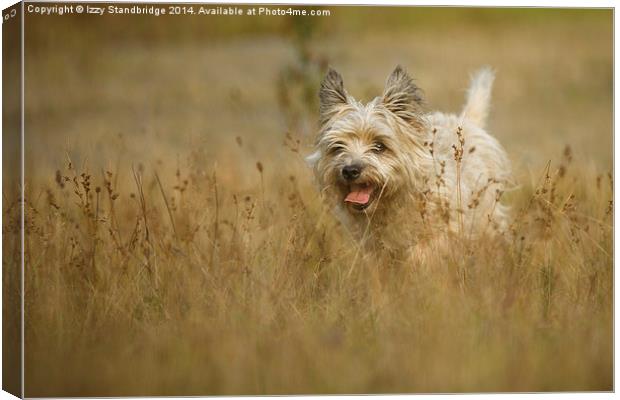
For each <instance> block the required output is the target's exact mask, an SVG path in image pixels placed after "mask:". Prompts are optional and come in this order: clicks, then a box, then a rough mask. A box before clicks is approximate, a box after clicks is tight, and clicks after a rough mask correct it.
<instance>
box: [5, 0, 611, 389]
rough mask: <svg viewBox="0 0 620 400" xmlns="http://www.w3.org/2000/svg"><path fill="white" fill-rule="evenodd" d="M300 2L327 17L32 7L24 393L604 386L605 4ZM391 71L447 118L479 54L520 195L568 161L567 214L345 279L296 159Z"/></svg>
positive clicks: (340, 255) (340, 241)
mask: <svg viewBox="0 0 620 400" xmlns="http://www.w3.org/2000/svg"><path fill="white" fill-rule="evenodd" d="M100 5H103V6H107V5H105V4H100ZM124 6H131V5H128V4H125V5H124ZM142 6H144V5H142ZM176 6H178V4H177V5H176ZM193 7H194V8H195V9H197V8H198V7H199V6H198V5H193ZM205 7H208V8H214V7H217V6H212V5H210V6H205ZM239 7H240V8H243V9H244V10H247V9H249V8H253V7H258V6H239ZM271 8H272V9H275V8H276V7H274V6H272V7H271ZM279 8H288V7H284V6H280V7H279ZM294 8H295V9H306V10H308V11H309V10H323V11H329V14H330V15H329V16H320V17H318V16H317V17H311V16H306V17H291V16H269V17H267V16H263V17H261V16H205V15H202V16H200V15H193V16H192V15H185V16H179V15H175V16H171V15H166V16H159V17H155V16H144V15H143V16H131V15H105V16H96V15H87V14H83V15H63V16H57V15H54V16H40V15H35V14H27V15H26V21H25V44H26V49H25V60H26V66H25V105H26V110H25V112H26V120H25V124H26V128H25V134H26V138H25V140H26V161H25V162H26V184H27V195H26V198H27V199H28V207H29V208H27V224H28V235H27V236H28V237H27V241H28V252H27V263H28V264H27V268H26V310H27V311H26V342H27V343H26V344H27V346H26V382H27V390H29V391H27V392H26V394H27V395H38V396H50V395H52V396H66V395H75V396H83V395H99V396H101V395H110V396H112V395H127V394H134V395H144V394H153V395H162V394H168V395H181V394H188V395H196V394H215V393H219V394H222V393H223V394H256V393H262V394H275V393H367V392H383V393H385V392H390V391H391V392H394V391H401V392H405V391H409V392H411V391H417V392H449V391H501V390H515V391H534V390H612V389H613V379H612V371H613V360H612V357H611V354H612V351H611V350H612V348H613V341H612V339H613V335H612V327H613V325H612V323H613V318H612V313H611V310H612V307H613V302H612V279H611V276H612V272H613V267H612V262H611V257H612V244H611V235H612V225H611V220H610V215H611V213H612V203H611V202H610V201H609V199H610V196H611V187H612V185H613V183H612V176H611V174H610V175H609V176H608V177H607V174H606V173H607V172H608V171H611V168H612V160H613V150H612V142H613V131H612V129H613V125H612V124H613V114H612V103H613V98H612V82H613V72H612V71H613V70H612V67H613V48H612V44H613V40H612V32H613V10H605V9H538V8H529V9H510V8H448V7H443V8H424V7H370V6H363V7H339V6H338V7H337V6H334V7H309V6H308V7H294ZM7 62H9V65H10V61H7ZM396 64H401V65H403V66H404V67H405V68H407V69H408V71H409V72H410V74H411V75H412V76H413V77H414V78H415V80H416V82H417V83H418V85H419V86H420V87H421V88H422V89H423V90H424V93H425V97H426V100H427V104H428V108H429V109H430V110H441V111H446V112H455V113H456V112H459V111H460V108H461V106H462V104H463V99H464V95H465V89H466V88H467V86H468V80H469V76H470V74H471V73H473V72H474V71H475V70H476V69H477V68H479V67H481V66H485V65H488V66H491V67H492V68H494V69H495V71H496V73H497V78H496V83H495V86H494V91H493V97H494V99H493V102H492V110H491V116H490V122H489V130H490V132H491V133H492V134H493V135H494V136H496V137H497V138H498V139H499V140H500V142H501V143H502V144H503V145H504V147H505V148H506V150H507V151H508V154H509V156H510V158H511V160H512V161H513V164H514V169H515V174H516V178H517V179H518V180H519V182H520V183H523V184H524V185H523V186H524V187H525V189H524V190H522V191H519V192H517V194H516V195H515V197H516V198H517V199H516V201H515V202H514V204H516V205H517V208H519V207H521V206H523V205H526V204H531V201H530V195H532V193H534V191H535V190H538V187H539V186H538V184H536V182H538V180H539V178H540V177H541V175H542V174H543V172H544V170H545V166H546V165H547V163H548V162H549V161H550V160H551V161H552V165H553V166H554V168H557V165H558V164H559V163H565V164H566V165H567V164H568V163H569V162H572V163H573V164H572V166H571V173H572V172H573V171H576V174H573V175H569V174H567V175H566V176H567V177H568V178H567V179H565V180H564V181H563V183H562V185H563V186H562V191H561V192H558V193H559V194H558V197H561V199H560V200H561V201H562V202H566V204H564V203H558V204H556V206H557V208H558V210H557V215H559V217H558V218H557V221H559V223H561V224H564V223H565V222H566V221H567V220H569V217H570V218H572V217H571V215H569V214H568V211H567V210H568V208H567V207H568V202H569V200H571V199H574V195H576V197H577V200H580V201H581V203H580V204H583V206H581V205H580V207H581V208H579V209H578V210H577V211H578V212H577V214H578V215H577V217H575V218H573V219H570V220H569V222H570V224H571V225H561V226H560V228H561V229H560V228H558V229H556V230H555V231H553V232H554V236H553V237H544V238H542V239H541V238H540V236H539V235H538V233H537V232H539V230H538V228H537V226H538V225H536V223H539V222H540V221H542V223H546V222H545V221H546V220H545V218H544V216H545V215H550V214H549V213H550V211H549V210H548V209H546V210H547V211H549V213H547V214H542V213H541V214H538V213H537V212H536V210H534V211H532V212H531V213H530V216H531V219H532V221H533V222H532V225H531V226H532V227H528V226H529V225H527V224H526V225H527V226H526V227H528V228H527V229H525V228H524V230H523V231H522V232H525V233H524V234H523V235H525V236H527V239H526V238H525V236H521V238H520V241H516V240H515V241H514V243H511V245H514V246H515V247H510V249H509V250H510V251H509V252H508V253H510V257H508V256H506V260H504V258H501V257H500V256H497V254H504V253H501V251H499V250H497V249H499V248H500V247H501V246H495V243H494V242H489V243H488V245H487V249H486V250H487V251H480V252H479V254H477V255H476V256H477V257H478V258H477V259H476V260H473V259H472V260H471V263H477V264H476V265H473V264H472V265H471V266H470V264H469V263H470V258H468V257H458V256H455V258H456V260H452V261H451V262H441V260H440V261H438V262H437V263H435V264H432V265H431V264H429V265H428V266H424V265H421V266H417V265H416V266H415V267H416V268H411V269H402V270H401V269H397V268H394V269H390V268H388V267H389V266H388V267H386V268H384V269H378V268H375V267H377V265H375V264H373V263H368V269H367V270H364V269H363V268H359V269H356V270H355V272H354V273H353V274H352V275H351V277H349V276H347V275H346V274H344V273H343V271H344V269H343V267H344V268H346V269H348V268H349V264H350V260H349V259H350V258H352V256H351V257H349V256H350V255H351V252H354V251H355V248H354V247H353V246H351V242H349V241H348V238H347V237H346V236H344V235H341V233H342V232H340V231H338V230H337V228H333V229H332V227H331V225H330V224H331V223H332V222H331V221H332V219H331V218H328V217H325V218H324V216H325V215H326V214H325V213H323V209H322V208H321V205H320V202H319V201H318V199H319V196H318V194H317V193H316V191H315V190H314V186H313V183H312V178H311V174H310V171H309V170H308V169H307V167H306V166H305V163H304V161H303V157H304V156H305V155H307V154H308V153H310V146H311V143H312V141H313V136H314V132H315V129H316V128H317V110H318V104H317V100H318V97H317V92H318V87H319V83H320V80H321V78H322V74H323V73H324V71H325V70H326V68H327V66H328V65H331V66H332V67H334V68H335V69H337V70H338V71H339V72H340V73H341V74H342V76H343V77H344V80H345V86H346V88H347V90H348V91H349V92H350V93H351V94H352V95H353V96H354V97H356V98H357V99H361V100H371V99H372V98H374V97H375V96H378V95H380V93H381V91H382V89H383V85H384V82H385V80H386V78H387V76H388V75H389V73H390V72H391V71H392V70H393V69H394V67H395V65H396ZM13 66H14V65H13ZM7 110H8V109H7ZM5 111H6V110H5ZM8 112H9V114H10V113H11V112H12V113H13V114H15V113H18V112H19V109H17V108H14V109H12V111H10V110H8ZM15 115H18V114H15ZM15 137H17V136H15ZM567 146H570V148H572V151H565V148H566V147H567ZM9 156H10V155H9ZM565 164H561V165H562V167H561V168H564V165H565ZM188 167H189V168H188ZM134 170H135V171H137V173H136V175H133V171H134ZM554 171H555V170H554ZM557 171H558V173H557V174H556V175H554V176H555V178H554V179H559V178H557V177H558V176H560V177H562V176H564V175H563V173H564V172H565V171H564V172H562V174H560V172H559V171H560V169H558V170H557ZM562 171H563V170H562ZM9 172H10V171H6V169H5V174H7V173H9ZM80 173H82V174H80ZM155 173H157V174H158V175H155ZM91 175H92V176H93V178H92V186H93V187H94V186H96V185H100V186H97V187H98V189H101V188H103V190H101V196H103V197H102V201H101V204H100V202H99V200H100V192H99V191H97V192H96V193H97V194H96V195H93V192H92V190H90V189H91V188H90V185H91V181H90V179H91V178H90V176H91ZM5 176H6V175H5ZM142 177H144V181H142V180H141V179H142ZM160 177H161V181H160ZM608 178H609V179H608ZM569 179H570V181H569ZM573 179H574V180H573ZM142 182H143V183H144V193H146V195H145V196H146V205H145V200H144V198H143V197H141V196H142V195H143V193H142ZM162 182H163V184H162ZM546 183H547V184H548V183H549V182H546ZM607 183H609V185H608V184H607ZM173 185H174V186H173ZM553 185H555V183H553ZM553 188H555V186H553ZM186 189H187V190H186ZM89 190H90V192H89ZM545 190H546V189H545ZM554 190H555V189H552V190H551V194H552V195H554V193H555V192H554ZM558 191H559V189H558ZM84 192H86V194H84ZM106 192H107V193H106ZM136 193H138V194H136ZM166 193H167V194H168V196H169V197H168V198H166ZM545 193H546V192H545ZM538 194H539V192H538V191H536V195H538ZM104 195H105V196H104ZM5 196H6V194H5ZM88 196H90V197H88ZM108 197H109V198H108ZM138 198H139V200H138ZM103 199H105V201H104V200H103ZM565 199H568V200H565ZM511 200H514V199H510V198H509V199H508V202H510V201H511ZM541 202H542V204H543V205H548V204H552V203H553V202H552V201H547V200H546V198H545V199H543V200H541ZM12 204H15V203H12ZM93 204H96V206H93ZM100 205H101V207H100ZM552 205H553V204H552ZM218 207H219V208H218ZM93 208H94V210H93ZM15 209H16V208H15ZM9 212H10V207H8V206H7V207H5V213H9ZM5 215H6V214H5ZM540 215H543V217H540ZM553 215H556V214H553ZM237 217H239V218H237ZM549 218H551V217H549ZM5 219H6V220H8V218H5ZM147 219H148V223H149V224H150V225H149V226H148V228H147V227H146V225H147ZM175 219H176V224H177V227H176V228H174V223H175ZM238 220H239V225H237V222H238ZM142 221H144V222H142ZM584 221H585V222H584ZM599 221H600V222H599ZM9 222H10V221H9ZM18 222H19V218H14V219H13V222H12V224H9V223H7V226H8V227H9V228H10V227H14V232H18V231H19V229H20V228H19V227H17V223H18ZM170 223H172V228H173V229H174V233H172V231H171V229H170V228H171V225H170ZM220 223H221V225H219V224H220ZM528 223H529V222H528ZM142 224H144V229H143V225H142ZM226 224H227V225H226ZM549 224H551V223H550V222H549ZM589 224H592V225H591V226H590V225H589ZM566 226H570V227H571V228H575V227H577V228H579V229H582V230H583V232H585V233H584V238H583V240H582V241H581V242H577V240H574V241H573V240H572V239H571V238H572V237H573V236H574V229H570V230H569V229H568V228H566ZM562 227H563V228H562ZM7 229H8V228H7ZM7 229H5V231H6V232H9V231H8V230H7ZM149 229H150V231H149ZM177 229H178V230H179V234H178V236H177ZM545 229H546V228H545ZM541 231H542V230H541ZM145 232H146V233H145ZM239 232H240V233H239ZM520 232H521V231H520ZM545 232H546V231H545ZM601 232H602V233H601ZM556 233H557V234H556ZM597 235H599V236H597ZM550 236H551V235H550ZM515 237H516V236H515ZM15 243H17V242H15ZM515 243H516V244H515ZM523 243H525V244H523ZM577 243H579V244H577ZM519 246H521V247H519ZM528 246H529V250H528ZM522 248H525V250H523V249H522ZM513 249H518V251H517V250H515V251H514V252H512V250H513ZM532 249H534V250H532ZM483 250H484V249H483ZM500 250H501V249H500ZM522 250H523V252H525V253H527V252H528V251H530V253H531V254H533V255H532V256H531V258H529V259H528V258H527V257H525V256H524V257H525V258H523V259H522V258H521V254H522V252H521V251H522ZM496 251H498V253H496ZM517 253H518V254H517ZM5 254H8V253H5ZM456 254H458V252H455V255H456ZM485 254H487V255H488V257H487V258H486V259H485V256H484V255H485ZM515 254H517V256H515ZM513 256H514V257H513ZM356 257H357V255H356ZM502 257H504V256H502ZM511 257H513V258H511ZM144 260H146V261H144ZM485 260H486V261H485ZM509 260H513V261H510V262H509ZM514 260H519V261H518V262H517V261H514ZM523 260H525V261H523ZM511 262H512V264H511ZM145 263H146V266H147V267H149V268H150V266H151V263H153V264H154V265H158V266H159V268H160V273H161V276H162V279H161V280H160V281H158V280H157V273H152V271H151V270H150V269H149V270H148V271H147V269H146V268H145ZM460 263H461V264H460ZM353 264H354V262H353ZM386 264H387V263H386ZM465 264H467V265H465ZM418 267H420V268H418ZM425 267H426V269H425ZM496 267H497V268H496ZM351 268H352V267H351ZM465 270H466V271H467V279H468V280H469V281H468V282H467V285H465V283H463V285H464V286H462V285H461V281H460V279H461V275H458V274H460V271H465ZM358 271H360V272H358ZM377 271H379V272H377ZM386 271H387V272H386ZM455 271H456V272H458V274H457V273H456V272H455ZM250 272H251V274H250ZM151 273H152V274H153V276H155V278H153V276H152V275H150V274H151ZM373 274H374V278H376V275H378V274H384V275H387V277H388V278H389V279H392V281H390V280H389V279H388V284H385V285H384V286H381V285H378V286H375V282H376V281H378V280H379V278H377V279H375V280H373V279H374V278H373ZM390 274H391V275H390ZM464 274H465V272H463V275H462V278H463V282H465V275H464ZM470 274H471V275H470ZM380 277H381V279H383V278H385V276H383V275H381V276H380ZM153 282H155V283H153ZM158 285H160V286H158ZM332 327H333V329H332ZM455 332H458V333H459V334H455ZM171 366H172V367H171ZM412 377H414V378H415V379H412ZM28 382H30V388H28Z"/></svg>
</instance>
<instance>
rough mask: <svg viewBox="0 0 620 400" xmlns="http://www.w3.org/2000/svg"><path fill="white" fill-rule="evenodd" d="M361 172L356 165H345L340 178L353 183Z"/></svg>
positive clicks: (359, 167)
mask: <svg viewBox="0 0 620 400" xmlns="http://www.w3.org/2000/svg"><path fill="white" fill-rule="evenodd" d="M361 172H362V167H361V166H360V165H358V164H352V165H347V166H346V167H344V168H343V169H342V177H343V178H344V179H346V180H348V181H353V180H355V179H357V178H359V176H360V174H361Z"/></svg>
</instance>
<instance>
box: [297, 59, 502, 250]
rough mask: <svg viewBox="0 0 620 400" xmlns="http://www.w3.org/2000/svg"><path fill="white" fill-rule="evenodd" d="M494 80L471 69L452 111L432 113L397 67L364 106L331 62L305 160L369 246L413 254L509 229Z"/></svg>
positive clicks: (486, 71)
mask: <svg viewBox="0 0 620 400" xmlns="http://www.w3.org/2000/svg"><path fill="white" fill-rule="evenodd" d="M494 77H495V76H494V73H493V71H492V70H491V69H490V68H482V69H480V70H479V71H478V72H477V73H475V74H474V75H473V76H472V79H471V83H470V86H469V89H468V90H467V93H466V99H465V105H464V107H463V110H462V112H461V113H460V114H459V115H454V114H446V113H442V112H430V111H427V109H426V106H425V102H424V98H423V95H422V90H421V89H420V88H419V87H418V86H417V85H416V84H415V82H414V80H413V79H412V78H411V77H410V75H409V74H408V73H407V71H405V69H404V68H402V67H401V66H397V67H396V68H395V69H394V71H393V72H392V73H391V74H390V76H389V77H388V79H387V82H386V84H385V89H384V91H383V94H382V95H381V96H379V97H376V98H375V99H374V100H372V101H370V102H369V103H367V104H363V103H361V102H359V101H357V100H355V99H354V98H353V97H352V96H351V95H349V93H348V92H347V91H346V90H345V88H344V83H343V79H342V76H341V75H340V74H339V73H338V72H336V71H335V70H334V69H331V68H329V70H328V72H327V74H326V76H325V77H324V79H323V81H322V83H321V86H320V90H319V100H320V107H319V119H320V121H319V125H320V128H319V130H318V134H317V136H316V140H315V145H314V149H313V152H312V153H311V154H310V155H309V156H308V157H307V161H308V163H309V164H310V166H311V168H312V169H313V171H314V175H315V178H316V181H317V183H318V185H319V188H320V192H321V194H322V195H323V197H324V199H325V200H326V201H327V202H328V204H329V205H330V206H331V207H332V208H333V210H334V212H335V214H336V216H337V217H338V218H339V219H340V221H341V222H342V224H343V225H344V226H345V227H346V228H347V230H348V231H349V232H351V233H352V234H353V236H354V237H355V238H356V240H358V241H359V242H360V243H361V244H363V247H365V248H367V249H370V250H373V249H374V250H377V249H385V250H388V251H403V250H404V251H412V250H413V249H415V248H416V246H420V245H421V244H423V243H429V242H430V241H432V240H434V239H439V238H442V239H443V240H444V243H449V241H450V240H451V239H450V238H452V237H454V236H455V235H458V236H459V237H462V238H480V237H481V236H482V235H495V234H497V233H500V234H501V233H502V232H504V230H505V229H506V227H507V223H508V218H509V209H508V207H506V206H505V205H503V204H502V203H501V197H502V194H503V193H504V192H505V190H506V189H507V187H508V186H509V185H510V182H511V181H512V175H511V167H510V162H509V159H508V156H507V154H506V151H505V150H504V149H503V147H502V146H501V145H500V143H499V142H498V141H497V140H496V139H495V138H494V137H492V136H491V135H489V134H488V133H487V132H486V130H485V125H486V120H487V117H488V114H489V107H490V99H491V88H492V85H493V81H494ZM446 240H447V242H446Z"/></svg>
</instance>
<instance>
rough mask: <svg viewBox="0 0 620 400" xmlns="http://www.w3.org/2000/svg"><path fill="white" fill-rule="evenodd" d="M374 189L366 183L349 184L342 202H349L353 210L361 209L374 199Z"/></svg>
mask: <svg viewBox="0 0 620 400" xmlns="http://www.w3.org/2000/svg"><path fill="white" fill-rule="evenodd" d="M374 191H375V187H374V186H373V185H371V184H368V183H359V184H351V185H350V186H349V193H348V194H347V195H346V197H345V198H344V202H345V203H347V204H349V205H350V206H351V207H352V208H353V209H354V210H357V211H362V210H364V209H366V208H367V207H368V206H369V205H370V204H371V203H372V201H373V200H374V196H373V193H374Z"/></svg>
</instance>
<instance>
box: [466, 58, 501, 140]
mask: <svg viewBox="0 0 620 400" xmlns="http://www.w3.org/2000/svg"><path fill="white" fill-rule="evenodd" d="M493 80H495V73H494V72H493V70H492V69H491V68H489V67H484V68H481V69H479V70H478V71H477V72H476V73H475V74H474V75H473V76H472V78H471V82H470V84H469V89H467V95H466V97H465V106H464V107H463V112H461V119H467V120H470V121H471V122H473V123H474V124H476V125H478V126H479V127H481V128H484V127H485V125H486V123H487V118H488V116H489V107H490V105H491V88H492V86H493Z"/></svg>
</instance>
